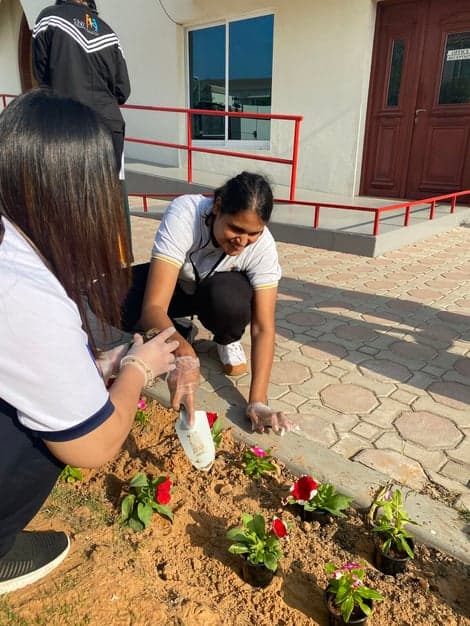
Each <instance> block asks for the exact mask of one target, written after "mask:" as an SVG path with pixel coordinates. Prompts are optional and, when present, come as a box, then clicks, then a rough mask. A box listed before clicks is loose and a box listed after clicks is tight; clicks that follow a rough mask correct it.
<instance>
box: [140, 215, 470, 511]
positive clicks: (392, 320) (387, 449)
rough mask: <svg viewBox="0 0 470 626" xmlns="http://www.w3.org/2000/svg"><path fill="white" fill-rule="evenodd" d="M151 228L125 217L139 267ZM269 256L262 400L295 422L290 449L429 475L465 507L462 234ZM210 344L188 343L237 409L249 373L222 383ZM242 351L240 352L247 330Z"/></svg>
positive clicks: (405, 474)
mask: <svg viewBox="0 0 470 626" xmlns="http://www.w3.org/2000/svg"><path fill="white" fill-rule="evenodd" d="M157 225H158V222H156V221H155V220H152V219H146V218H138V217H132V229H133V241H134V254H135V257H136V261H138V262H142V261H145V260H147V259H148V258H149V256H150V250H151V246H152V241H153V236H154V232H155V229H156V227H157ZM278 249H279V255H280V262H281V266H282V270H283V278H282V280H281V283H280V288H279V299H278V304H277V329H276V331H277V332H276V339H275V341H276V352H275V363H274V366H273V372H272V376H271V385H270V389H269V402H270V404H271V406H272V407H273V408H275V409H276V410H284V411H286V412H287V413H288V414H289V416H290V417H291V418H296V419H297V421H298V423H299V426H300V429H301V430H300V433H299V435H289V437H291V438H292V439H291V440H292V445H293V446H294V447H295V442H296V437H297V436H301V437H303V438H304V439H306V440H309V441H311V442H312V446H313V445H320V446H323V447H325V448H330V449H331V450H333V451H335V452H336V453H338V454H341V455H343V456H345V457H347V458H349V459H353V460H355V461H357V462H359V463H363V464H365V465H367V466H368V467H372V468H374V469H376V470H378V471H380V472H382V473H384V474H387V475H389V476H391V477H393V478H394V479H395V480H398V481H400V482H403V483H404V484H406V485H408V486H410V487H415V488H421V487H422V486H423V485H424V484H425V483H426V481H427V480H428V479H430V480H433V481H434V482H436V483H439V484H440V485H442V486H443V487H445V488H447V489H450V490H451V491H453V492H457V493H459V494H461V498H462V501H463V502H470V332H469V328H470V229H469V228H463V227H462V228H456V229H454V230H452V231H449V232H447V233H443V234H438V235H434V236H432V237H430V238H429V239H427V240H425V241H420V242H418V243H416V244H413V245H409V246H407V247H405V248H402V249H401V250H395V251H393V252H389V253H387V254H385V255H384V256H383V257H380V258H364V257H360V256H355V255H350V254H344V253H340V252H331V251H328V250H318V249H314V248H308V247H303V246H298V245H295V244H288V243H284V242H282V243H279V244H278ZM320 320H321V323H320ZM319 323H320V325H319ZM204 333H205V334H204ZM201 337H202V340H201ZM210 339H211V337H210V334H209V333H207V332H206V331H202V333H201V334H200V335H199V336H198V338H197V339H196V344H195V347H196V350H198V351H200V353H201V357H203V358H202V365H203V367H202V374H203V379H204V380H203V383H202V384H203V386H204V389H206V391H207V393H209V394H213V395H214V402H215V400H216V399H217V400H221V399H223V401H224V402H226V403H228V404H235V405H239V404H240V403H242V402H243V398H246V397H247V394H248V389H249V375H246V376H242V377H239V378H235V379H229V378H227V377H225V376H224V375H223V373H222V370H221V368H220V365H219V364H218V363H217V357H216V353H215V350H214V349H213V347H211V342H210ZM243 343H244V345H245V347H246V349H247V352H249V344H250V340H249V333H245V336H244V338H243ZM228 404H227V406H228Z"/></svg>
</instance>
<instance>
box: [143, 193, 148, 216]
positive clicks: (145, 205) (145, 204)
mask: <svg viewBox="0 0 470 626" xmlns="http://www.w3.org/2000/svg"><path fill="white" fill-rule="evenodd" d="M142 199H143V201H144V213H147V211H148V205H147V196H142Z"/></svg>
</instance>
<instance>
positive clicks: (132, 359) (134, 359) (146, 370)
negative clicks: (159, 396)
mask: <svg viewBox="0 0 470 626" xmlns="http://www.w3.org/2000/svg"><path fill="white" fill-rule="evenodd" d="M126 365H134V367H137V368H138V369H139V370H140V371H141V372H142V374H143V375H144V378H145V381H144V389H145V388H146V387H150V385H151V384H152V383H153V381H154V380H155V376H154V373H153V372H152V370H151V369H150V367H149V366H148V365H147V363H145V361H143V360H142V359H139V357H138V356H134V355H132V354H128V355H127V356H125V357H124V358H123V359H121V363H120V364H119V371H121V370H122V369H123V367H125V366H126Z"/></svg>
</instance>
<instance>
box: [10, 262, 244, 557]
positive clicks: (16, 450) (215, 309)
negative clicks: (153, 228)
mask: <svg viewBox="0 0 470 626" xmlns="http://www.w3.org/2000/svg"><path fill="white" fill-rule="evenodd" d="M133 270H134V280H133V284H132V287H131V289H130V291H129V294H128V296H127V299H126V302H125V304H124V307H123V318H124V329H125V330H127V331H132V330H134V329H135V327H136V324H137V322H138V320H139V317H140V312H141V308H142V301H143V297H144V292H145V285H146V282H147V275H148V271H149V264H148V263H147V264H145V265H137V266H134V268H133ZM252 295H253V292H252V288H251V286H250V284H249V282H248V280H247V278H246V277H245V276H244V275H243V274H241V273H240V272H220V273H215V274H213V275H212V276H211V277H209V278H207V279H205V280H203V281H201V283H200V284H199V286H198V289H197V291H196V293H195V294H194V295H191V296H188V295H187V294H185V293H184V292H183V291H182V290H181V289H179V288H178V289H177V290H176V292H175V294H174V296H173V298H172V300H171V305H170V309H169V315H170V317H171V318H178V317H185V316H188V315H197V316H198V318H199V320H200V321H201V323H202V324H203V325H204V326H205V327H206V328H207V329H208V330H210V331H211V332H212V333H214V340H215V341H216V342H217V343H220V344H228V343H232V342H233V341H238V340H239V339H240V338H241V336H242V335H243V331H244V330H245V327H246V325H247V324H248V323H249V321H250V317H251V299H252ZM116 333H117V334H116ZM123 341H125V339H123V338H122V334H121V332H120V331H115V333H114V334H113V336H112V337H111V339H110V340H109V341H108V345H105V344H104V340H103V343H102V345H101V348H102V349H106V348H109V347H111V346H112V345H116V344H117V343H122V342H123ZM100 343H101V342H100ZM77 384H79V382H78V383H77ZM63 467H64V465H63V464H62V463H60V462H59V461H58V460H57V459H56V458H55V457H53V456H52V454H51V453H50V452H49V450H48V449H47V447H46V446H45V445H44V443H43V442H42V440H41V439H39V438H37V437H34V436H32V435H31V433H30V432H29V431H28V430H27V429H25V428H23V426H21V424H20V423H19V422H18V419H17V415H16V410H15V409H14V408H13V407H12V406H10V405H9V404H7V403H6V402H4V401H2V400H1V399H0V556H2V555H3V554H5V553H6V552H8V550H9V548H10V547H11V545H12V543H13V539H14V536H15V535H16V533H18V532H19V531H20V530H23V528H24V527H25V526H26V525H27V524H28V523H29V522H30V521H31V520H32V519H33V517H34V516H35V515H36V513H37V512H38V511H39V509H40V508H41V506H42V504H43V503H44V501H45V500H46V498H47V496H48V495H49V493H50V491H51V489H52V488H53V486H54V484H55V482H56V480H57V478H58V476H59V474H60V472H61V471H62V469H63Z"/></svg>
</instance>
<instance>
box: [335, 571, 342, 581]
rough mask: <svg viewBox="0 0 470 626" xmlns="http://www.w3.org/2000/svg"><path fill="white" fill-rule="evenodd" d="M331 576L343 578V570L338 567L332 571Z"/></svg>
mask: <svg viewBox="0 0 470 626" xmlns="http://www.w3.org/2000/svg"><path fill="white" fill-rule="evenodd" d="M333 578H334V579H335V580H339V579H340V578H343V572H342V571H341V570H340V569H337V570H336V571H335V572H333Z"/></svg>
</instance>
